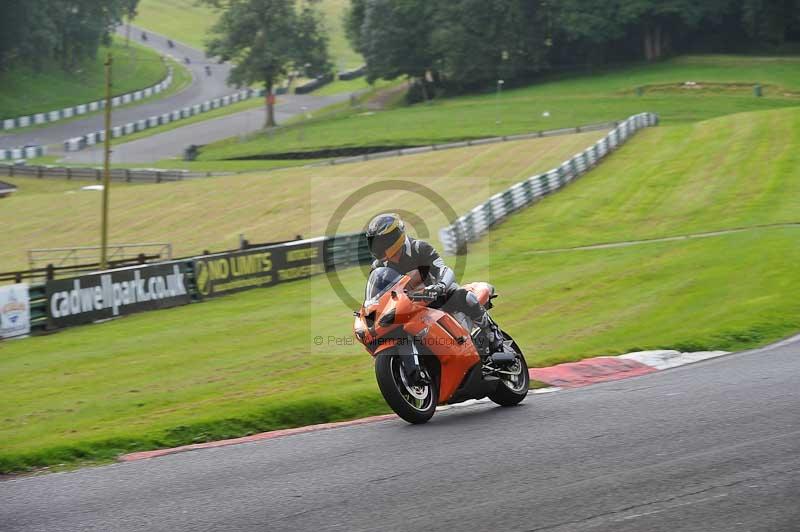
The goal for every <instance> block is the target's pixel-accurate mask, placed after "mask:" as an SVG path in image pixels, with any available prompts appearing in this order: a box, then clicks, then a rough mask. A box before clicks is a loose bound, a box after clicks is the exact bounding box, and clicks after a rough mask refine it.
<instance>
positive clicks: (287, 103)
mask: <svg viewBox="0 0 800 532" xmlns="http://www.w3.org/2000/svg"><path fill="white" fill-rule="evenodd" d="M349 98H350V94H349V93H345V94H337V95H334V96H314V95H294V94H287V95H284V96H279V97H278V102H277V105H276V107H275V120H277V121H278V123H279V124H281V123H282V122H283V121H285V120H286V119H288V118H290V117H292V116H295V115H299V114H302V113H303V112H307V113H312V112H314V111H316V110H318V109H320V108H322V107H325V106H327V105H331V104H334V103H338V102H343V101H347V100H348V99H349ZM304 108H305V111H304V110H303V109H304ZM266 118H267V114H266V110H265V109H264V107H258V108H255V109H250V110H249V111H242V112H239V113H235V114H231V115H226V116H222V117H219V118H215V119H212V120H205V121H202V122H195V123H194V124H190V125H187V126H183V127H179V128H176V129H171V130H169V131H165V132H164V133H159V134H157V135H152V136H150V137H145V138H142V139H139V140H134V141H131V142H125V140H124V138H123V139H120V140H118V141H117V143H115V144H114V145H113V146H112V153H111V162H112V163H114V164H136V163H153V162H156V161H160V160H162V159H168V158H171V157H180V156H182V155H183V151H184V150H185V149H186V148H187V147H188V146H189V145H191V144H198V145H203V144H208V143H211V142H214V141H217V140H221V139H226V138H229V137H235V136H237V135H247V134H249V133H254V132H256V131H259V130H261V129H262V128H263V127H264V123H265V122H266ZM62 160H63V161H64V162H69V163H80V164H91V165H101V164H103V147H102V146H95V147H93V148H89V149H85V150H81V151H78V152H70V153H67V154H65V155H64V157H63V159H62Z"/></svg>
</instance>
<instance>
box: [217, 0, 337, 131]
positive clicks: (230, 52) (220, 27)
mask: <svg viewBox="0 0 800 532" xmlns="http://www.w3.org/2000/svg"><path fill="white" fill-rule="evenodd" d="M203 1H204V2H205V3H206V4H209V5H212V6H214V7H217V8H219V9H221V10H222V15H221V17H220V19H219V20H218V21H217V23H216V24H215V25H214V26H213V28H212V30H211V31H212V33H213V34H214V36H213V37H212V38H211V39H210V40H209V41H208V42H207V45H206V49H207V51H208V54H209V55H210V56H219V57H220V58H221V59H223V60H225V61H232V62H233V63H234V67H233V68H232V69H231V73H230V76H229V80H230V81H231V82H232V83H235V84H238V85H250V84H253V83H257V82H263V83H264V85H265V86H266V111H267V121H266V127H274V126H275V125H276V124H275V107H274V88H275V86H276V85H277V83H278V82H280V81H281V80H282V79H285V78H286V77H287V76H288V75H289V73H290V72H292V71H295V70H297V69H300V68H303V69H304V70H306V71H311V72H316V73H324V72H326V71H328V70H330V61H329V59H328V49H327V37H326V36H325V34H324V28H323V26H322V24H321V21H320V17H319V15H318V14H317V13H316V11H315V4H316V3H317V1H316V0H315V1H308V2H306V3H305V5H304V6H303V7H302V8H301V11H300V13H298V12H297V8H296V5H295V1H294V0H227V1H225V0H203Z"/></svg>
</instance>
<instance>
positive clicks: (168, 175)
mask: <svg viewBox="0 0 800 532" xmlns="http://www.w3.org/2000/svg"><path fill="white" fill-rule="evenodd" d="M211 175H212V172H189V171H187V170H159V169H143V170H131V169H125V168H113V169H112V170H111V180H112V181H120V182H121V181H124V182H127V183H167V182H171V181H182V180H184V179H193V178H200V177H209V176H211ZM213 175H222V174H213ZM0 176H5V177H36V178H40V179H45V178H46V179H75V180H90V181H98V182H99V181H102V179H103V170H102V169H101V168H70V167H60V166H27V165H13V164H0Z"/></svg>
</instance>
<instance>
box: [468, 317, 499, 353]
mask: <svg viewBox="0 0 800 532" xmlns="http://www.w3.org/2000/svg"><path fill="white" fill-rule="evenodd" d="M474 323H475V326H476V327H478V328H479V329H480V331H481V334H482V335H483V337H484V339H485V340H486V341H485V342H484V343H483V345H482V346H481V351H482V352H481V355H484V356H488V355H492V354H494V353H498V352H502V351H503V333H502V332H501V331H500V328H499V327H498V326H497V325H496V324H495V323H494V322H493V321H492V320H491V318H489V314H487V313H486V311H483V312H482V313H481V316H480V317H478V318H475V319H474Z"/></svg>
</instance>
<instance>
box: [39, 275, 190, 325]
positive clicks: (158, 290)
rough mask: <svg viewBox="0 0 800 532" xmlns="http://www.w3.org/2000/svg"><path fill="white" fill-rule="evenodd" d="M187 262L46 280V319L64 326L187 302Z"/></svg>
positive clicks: (53, 323) (188, 296) (52, 323)
mask: <svg viewBox="0 0 800 532" xmlns="http://www.w3.org/2000/svg"><path fill="white" fill-rule="evenodd" d="M186 266H187V264H186V263H169V264H151V265H143V266H136V267H132V268H125V269H120V270H112V271H109V272H102V273H94V274H89V275H83V276H80V277H73V278H70V279H57V280H54V281H48V282H47V285H46V291H47V317H48V322H49V324H50V325H51V326H54V327H63V326H67V325H77V324H80V323H90V322H93V321H97V320H102V319H107V318H114V317H117V316H124V315H126V314H133V313H134V312H141V311H143V310H155V309H161V308H168V307H175V306H178V305H186V304H187V303H189V302H191V296H190V294H189V287H188V283H187V280H186Z"/></svg>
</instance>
